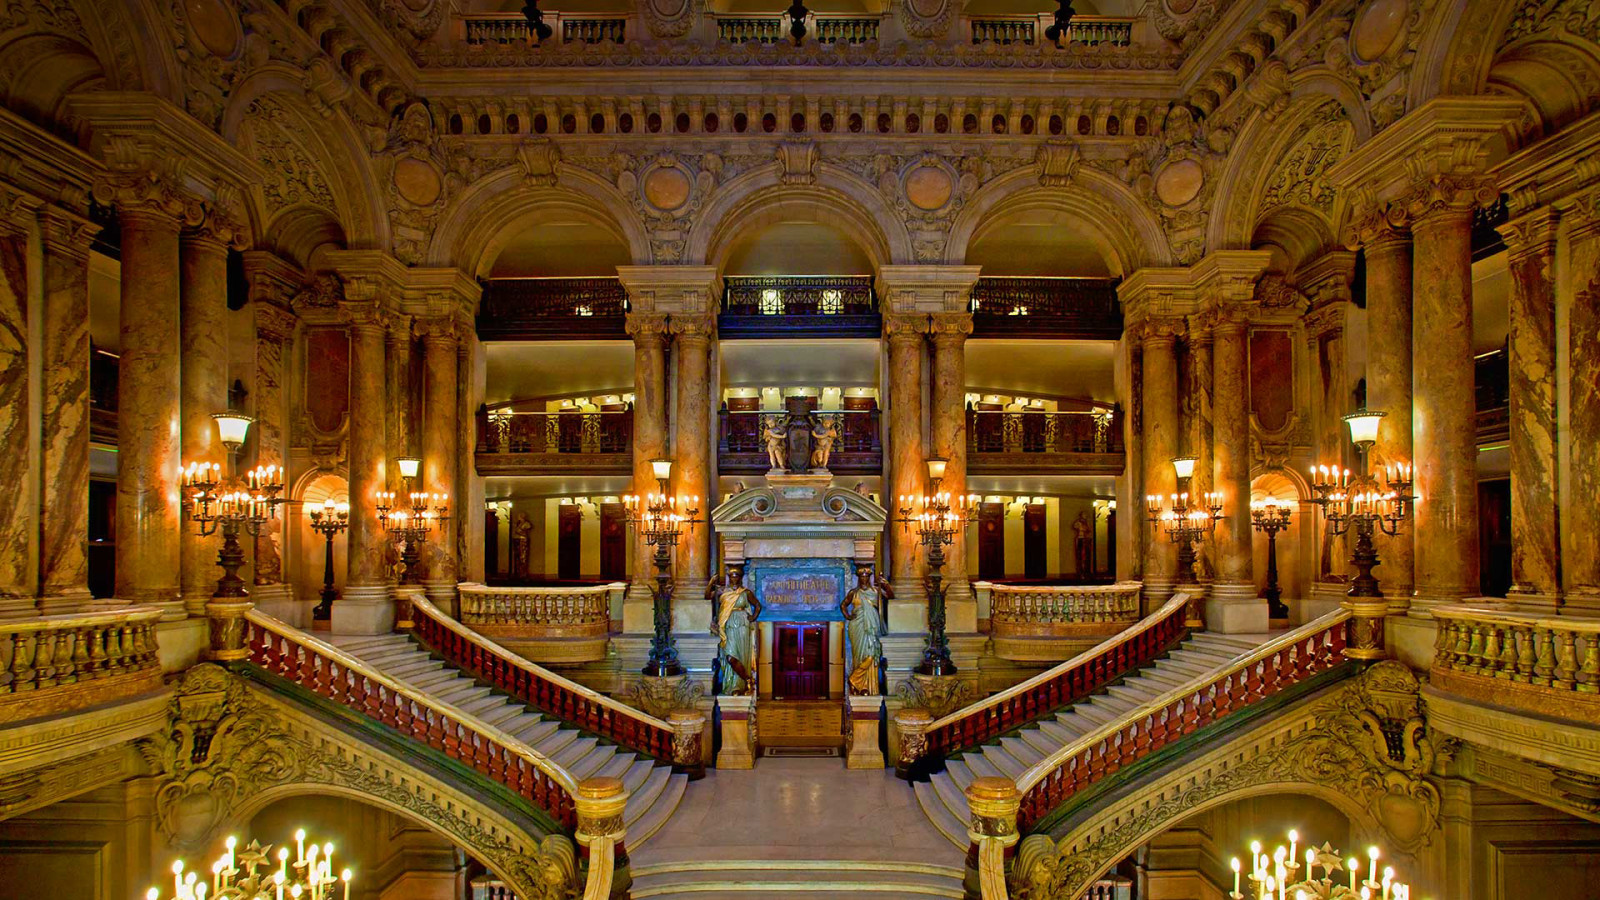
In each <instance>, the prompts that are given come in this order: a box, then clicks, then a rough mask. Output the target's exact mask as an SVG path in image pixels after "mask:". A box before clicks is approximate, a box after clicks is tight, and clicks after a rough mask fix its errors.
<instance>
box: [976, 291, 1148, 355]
mask: <svg viewBox="0 0 1600 900" xmlns="http://www.w3.org/2000/svg"><path fill="white" fill-rule="evenodd" d="M972 336H973V337H979V338H984V337H990V338H993V337H1033V338H1044V339H1049V340H1104V341H1114V340H1117V339H1118V338H1120V337H1122V305H1121V304H1120V303H1119V302H1118V301H1117V281H1116V279H1114V278H1008V277H993V278H979V279H978V283H977V284H976V285H975V286H974V287H973V288H972Z"/></svg>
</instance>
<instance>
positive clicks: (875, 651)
mask: <svg viewBox="0 0 1600 900" xmlns="http://www.w3.org/2000/svg"><path fill="white" fill-rule="evenodd" d="M880 595H881V596H883V597H889V598H893V597H894V589H893V588H890V587H889V583H888V582H887V581H884V580H883V579H882V578H880V577H874V576H873V573H872V567H871V566H857V567H856V586H855V587H853V588H851V589H850V590H849V592H847V593H846V594H845V595H844V600H843V602H841V603H840V604H839V612H841V613H843V614H844V618H845V624H844V627H845V635H846V637H847V638H848V641H847V642H846V647H847V651H848V654H849V656H848V658H847V659H846V661H845V665H846V671H847V672H848V673H849V674H848V675H847V678H848V680H849V683H850V693H852V694H876V693H878V660H879V659H881V658H882V657H883V631H884V628H883V609H882V607H881V606H880V603H881V601H880V600H879V597H880Z"/></svg>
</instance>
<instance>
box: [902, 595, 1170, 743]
mask: <svg viewBox="0 0 1600 900" xmlns="http://www.w3.org/2000/svg"><path fill="white" fill-rule="evenodd" d="M1188 600H1189V595H1187V594H1177V595H1175V596H1174V597H1172V599H1170V600H1168V601H1167V603H1166V604H1165V605H1164V606H1162V607H1161V609H1159V610H1157V611H1156V612H1155V613H1154V614H1153V615H1150V616H1147V617H1145V618H1144V619H1143V620H1141V621H1139V622H1137V623H1136V624H1134V625H1133V626H1131V627H1129V628H1126V629H1124V630H1123V631H1122V632H1121V633H1119V634H1117V635H1114V636H1112V637H1110V638H1107V639H1106V640H1104V641H1102V642H1101V643H1099V644H1097V645H1095V646H1094V647H1092V648H1090V649H1089V650H1086V651H1084V652H1083V653H1080V654H1079V655H1077V656H1075V657H1073V658H1072V659H1070V660H1068V661H1066V662H1064V663H1062V664H1061V665H1059V666H1056V667H1055V668H1053V669H1050V670H1049V671H1047V672H1042V673H1040V674H1038V675H1035V676H1034V677H1032V678H1030V679H1028V680H1027V681H1024V682H1022V683H1021V684H1018V685H1015V686H1013V687H1010V688H1008V689H1006V690H1004V691H1001V692H999V693H997V694H994V695H992V696H990V697H988V698H986V699H984V700H980V701H978V702H977V703H974V704H972V705H970V706H967V707H965V708H963V709H959V710H956V711H955V712H953V713H950V714H949V715H947V716H945V717H944V718H942V719H938V720H936V721H934V722H933V723H932V724H930V725H929V726H928V728H927V730H926V732H925V735H924V736H925V739H926V741H927V744H926V751H925V752H926V754H927V756H928V757H929V758H930V759H931V758H943V757H946V756H949V755H951V754H953V753H959V752H961V751H962V750H966V749H969V748H972V747H976V746H978V745H980V744H982V743H984V742H986V741H990V740H993V739H994V738H997V737H999V736H1000V735H1002V734H1005V733H1006V732H1009V731H1014V730H1016V729H1018V728H1021V727H1022V726H1024V725H1027V724H1029V723H1031V722H1034V721H1037V720H1039V719H1041V718H1043V717H1044V716H1046V715H1050V714H1052V713H1054V712H1055V711H1057V710H1059V709H1060V708H1061V707H1063V706H1066V705H1067V704H1069V703H1074V702H1076V701H1078V700H1081V699H1083V698H1084V697H1087V696H1089V695H1090V694H1093V693H1094V692H1095V691H1098V690H1100V689H1101V688H1103V687H1105V686H1106V685H1107V684H1110V683H1111V682H1112V681H1114V680H1116V679H1117V678H1120V677H1122V676H1123V675H1125V674H1127V673H1128V672H1131V671H1133V670H1134V669H1137V668H1139V667H1140V666H1143V665H1146V664H1148V663H1149V662H1150V661H1152V660H1154V659H1155V658H1156V657H1157V656H1160V655H1161V654H1163V653H1166V652H1167V651H1169V650H1171V649H1172V648H1173V647H1175V646H1177V645H1178V644H1179V643H1181V642H1182V641H1183V639H1184V638H1185V637H1187V636H1188V634H1189V629H1188V628H1187V627H1186V626H1185V625H1184V621H1185V616H1184V610H1185V607H1186V606H1187V604H1188Z"/></svg>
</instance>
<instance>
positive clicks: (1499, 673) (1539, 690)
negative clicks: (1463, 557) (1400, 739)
mask: <svg viewBox="0 0 1600 900" xmlns="http://www.w3.org/2000/svg"><path fill="white" fill-rule="evenodd" d="M1433 618H1434V621H1435V622H1436V623H1437V626H1438V633H1437V636H1436V639H1435V643H1434V651H1433V666H1432V674H1431V678H1430V681H1431V683H1432V684H1433V686H1434V687H1436V688H1438V689H1439V690H1442V691H1445V692H1447V693H1453V694H1460V695H1464V696H1466V697H1468V698H1470V699H1476V700H1481V701H1483V702H1487V703H1496V704H1499V705H1501V706H1510V707H1514V708H1518V709H1524V710H1528V711H1531V712H1536V713H1539V714H1541V715H1547V716H1556V717H1559V718H1564V719H1573V720H1578V721H1584V722H1589V723H1591V724H1600V619H1593V618H1583V617H1578V616H1537V615H1527V614H1524V613H1516V612H1508V611H1504V610H1497V609H1483V608H1480V607H1471V606H1441V607H1437V608H1435V609H1434V610H1433Z"/></svg>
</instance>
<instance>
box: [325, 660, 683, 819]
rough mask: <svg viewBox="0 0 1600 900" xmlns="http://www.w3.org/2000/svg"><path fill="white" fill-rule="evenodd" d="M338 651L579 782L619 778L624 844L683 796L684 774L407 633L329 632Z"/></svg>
mask: <svg viewBox="0 0 1600 900" xmlns="http://www.w3.org/2000/svg"><path fill="white" fill-rule="evenodd" d="M332 640H333V643H334V644H335V645H336V646H338V647H339V649H341V650H343V651H344V652H346V653H348V654H350V655H351V656H354V657H356V658H357V659H359V660H361V661H362V662H363V663H366V664H367V665H368V666H370V667H371V668H373V669H376V670H377V671H379V672H381V673H382V674H384V675H387V676H388V677H390V678H392V679H394V680H395V681H398V682H400V683H401V684H404V685H405V686H407V687H409V688H411V689H412V690H415V691H417V692H418V693H421V694H425V695H427V696H428V697H431V698H434V699H437V700H440V701H443V702H445V703H448V704H450V705H451V706H453V707H455V708H456V709H459V710H461V711H462V712H463V713H466V714H468V715H470V716H472V717H473V718H474V719H477V720H478V721H481V722H483V723H485V724H487V725H492V726H494V727H495V728H498V729H500V730H501V731H504V732H506V733H508V734H510V735H512V736H514V737H516V738H517V739H518V740H521V741H522V742H524V743H526V744H527V745H528V746H530V747H532V748H533V749H534V750H537V751H538V752H540V753H541V754H543V755H545V756H546V757H548V758H549V759H550V760H552V761H553V762H555V763H556V764H557V765H559V766H561V767H562V768H564V769H566V770H567V771H569V772H571V773H572V775H573V777H574V778H576V779H579V780H582V779H584V778H590V777H593V776H597V775H607V776H612V777H616V778H621V779H622V782H623V785H624V786H625V787H626V788H627V789H628V791H629V793H630V796H629V798H628V805H627V807H626V808H625V809H624V811H623V821H624V823H625V825H626V826H627V843H628V847H629V849H630V850H631V849H633V848H637V847H638V846H640V845H641V844H643V843H644V842H645V841H646V840H647V839H649V837H650V836H651V835H653V834H655V833H656V832H657V831H659V830H660V828H661V826H662V825H663V824H665V823H666V821H667V818H668V817H669V816H671V815H672V811H673V810H674V809H676V808H677V806H678V803H679V801H680V800H682V798H683V792H684V787H685V785H686V784H687V782H688V776H686V775H682V774H674V773H673V771H672V768H671V766H670V765H667V764H665V763H657V762H656V761H655V760H652V759H649V758H648V757H643V756H640V755H638V754H636V753H633V752H631V751H628V750H625V749H623V748H620V747H617V746H616V745H614V744H612V743H609V742H605V741H602V740H601V739H600V738H598V737H595V736H593V735H590V734H586V733H584V732H583V731H580V730H578V729H576V728H572V727H569V726H565V725H563V724H562V723H561V722H559V721H557V720H555V719H553V718H550V717H548V716H544V715H541V714H540V713H538V712H535V711H534V710H533V709H531V708H529V707H528V706H526V705H524V704H522V703H519V702H518V701H516V700H515V699H513V698H512V697H510V696H509V695H507V694H505V693H502V692H500V691H497V690H495V689H493V688H491V687H488V686H486V685H484V684H481V683H480V682H478V681H477V680H476V679H474V678H473V677H472V676H471V675H468V674H467V673H465V672H463V671H461V670H460V669H457V668H455V667H452V666H450V665H449V664H447V663H446V662H445V661H444V660H442V659H439V658H438V657H436V656H434V655H432V654H431V653H430V652H429V650H428V648H426V647H424V646H423V645H421V644H420V643H418V642H417V641H416V639H415V638H413V637H412V636H411V635H408V634H386V635H379V636H372V637H342V638H340V637H335V638H333V639H332Z"/></svg>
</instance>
